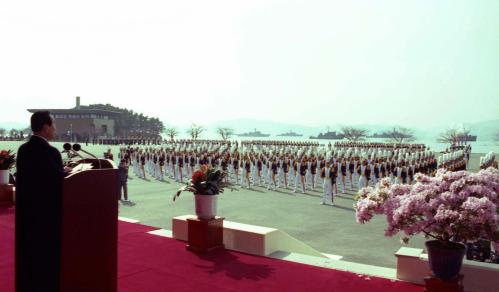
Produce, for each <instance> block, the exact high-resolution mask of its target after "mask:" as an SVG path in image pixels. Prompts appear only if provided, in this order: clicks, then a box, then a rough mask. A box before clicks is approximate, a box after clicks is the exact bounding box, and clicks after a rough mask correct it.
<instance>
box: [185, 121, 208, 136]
mask: <svg viewBox="0 0 499 292" xmlns="http://www.w3.org/2000/svg"><path fill="white" fill-rule="evenodd" d="M203 132H204V128H203V127H202V126H200V125H196V124H194V123H193V124H192V125H191V128H190V129H189V130H187V134H189V135H191V138H192V139H193V140H196V139H197V138H199V136H200V135H201V133H203Z"/></svg>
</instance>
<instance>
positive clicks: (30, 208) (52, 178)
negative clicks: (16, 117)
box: [16, 136, 66, 292]
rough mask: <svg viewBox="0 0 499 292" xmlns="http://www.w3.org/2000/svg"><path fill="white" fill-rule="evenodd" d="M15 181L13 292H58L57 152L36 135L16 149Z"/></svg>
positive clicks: (59, 174) (59, 171)
mask: <svg viewBox="0 0 499 292" xmlns="http://www.w3.org/2000/svg"><path fill="white" fill-rule="evenodd" d="M16 166H17V177H16V178H17V179H16V291H18V292H25V291H30V292H31V291H47V292H48V291H51V292H52V291H54V292H57V291H59V272H60V254H61V243H60V240H61V216H62V210H61V205H62V181H63V178H64V176H65V175H66V173H65V172H64V169H63V164H62V158H61V154H60V152H59V151H58V150H57V149H56V148H54V147H52V146H50V145H49V143H48V142H47V141H46V140H45V139H43V138H41V137H38V136H32V137H31V138H30V139H29V141H28V142H26V143H24V144H23V145H21V147H19V150H18V153H17V165H16Z"/></svg>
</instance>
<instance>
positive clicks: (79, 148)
mask: <svg viewBox="0 0 499 292" xmlns="http://www.w3.org/2000/svg"><path fill="white" fill-rule="evenodd" d="M73 150H74V151H82V152H83V153H85V154H87V155H89V156H91V157H93V158H95V159H96V160H97V163H99V169H101V167H102V165H101V162H100V159H99V158H97V156H95V155H93V154H92V153H90V152H87V151H85V150H83V149H81V146H80V144H73ZM78 155H79V154H78Z"/></svg>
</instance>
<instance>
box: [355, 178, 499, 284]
mask: <svg viewBox="0 0 499 292" xmlns="http://www.w3.org/2000/svg"><path fill="white" fill-rule="evenodd" d="M415 179H416V183H415V184H414V185H405V184H392V183H390V179H389V178H384V179H382V180H381V181H380V182H379V183H378V184H377V185H376V187H375V188H371V187H368V188H363V189H361V190H360V191H359V193H358V196H357V202H356V203H355V204H354V208H355V211H356V219H357V222H358V223H361V224H363V223H366V222H369V221H370V220H371V218H372V217H373V215H374V214H385V215H386V219H387V223H388V227H387V229H386V230H385V235H386V236H393V235H396V234H398V233H399V232H400V233H403V234H404V237H403V241H404V242H407V241H408V240H409V237H410V236H413V235H415V234H424V235H425V237H426V238H432V239H433V240H429V241H427V242H426V247H427V251H428V260H429V264H430V269H431V271H432V272H433V274H434V275H435V276H437V277H439V278H441V279H444V280H449V279H452V278H454V277H455V276H457V275H458V274H459V271H460V269H461V265H462V261H463V257H464V254H465V250H466V248H465V246H464V245H463V243H466V242H473V241H476V240H479V239H486V240H490V241H494V242H495V241H497V240H499V237H498V234H497V223H498V220H499V217H498V215H497V214H498V209H497V207H498V192H499V172H498V170H497V169H494V168H488V169H486V170H481V171H480V172H478V173H470V172H467V171H457V172H449V171H446V170H443V169H439V170H438V171H437V173H436V176H435V177H430V176H427V175H423V174H416V176H415Z"/></svg>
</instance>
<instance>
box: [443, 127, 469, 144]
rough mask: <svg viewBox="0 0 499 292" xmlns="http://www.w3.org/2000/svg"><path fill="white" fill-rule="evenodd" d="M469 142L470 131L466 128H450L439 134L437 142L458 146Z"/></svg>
mask: <svg viewBox="0 0 499 292" xmlns="http://www.w3.org/2000/svg"><path fill="white" fill-rule="evenodd" d="M470 140H471V135H470V131H469V130H468V129H466V128H462V129H457V128H450V129H447V130H445V131H444V132H443V133H441V134H440V136H439V137H438V139H437V141H438V142H440V143H448V144H459V143H467V142H469V141H470Z"/></svg>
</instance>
